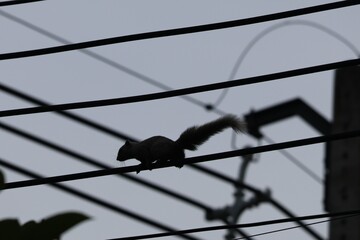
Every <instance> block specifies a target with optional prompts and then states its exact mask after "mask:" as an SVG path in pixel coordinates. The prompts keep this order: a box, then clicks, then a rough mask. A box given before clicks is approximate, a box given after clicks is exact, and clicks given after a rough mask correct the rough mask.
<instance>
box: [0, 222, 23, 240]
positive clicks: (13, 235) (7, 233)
mask: <svg viewBox="0 0 360 240" xmlns="http://www.w3.org/2000/svg"><path fill="white" fill-rule="evenodd" d="M20 230H21V226H20V223H19V221H18V220H17V219H6V220H2V221H0V239H8V240H18V239H20V235H21V231H20Z"/></svg>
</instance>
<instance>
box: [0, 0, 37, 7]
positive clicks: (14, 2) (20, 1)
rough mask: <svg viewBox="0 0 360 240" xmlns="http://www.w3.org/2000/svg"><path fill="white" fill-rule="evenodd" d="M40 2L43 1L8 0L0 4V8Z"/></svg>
mask: <svg viewBox="0 0 360 240" xmlns="http://www.w3.org/2000/svg"><path fill="white" fill-rule="evenodd" d="M42 1H44V0H10V1H3V2H0V7H4V6H11V5H18V4H23V3H32V2H42Z"/></svg>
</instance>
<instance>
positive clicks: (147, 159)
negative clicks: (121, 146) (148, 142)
mask: <svg viewBox="0 0 360 240" xmlns="http://www.w3.org/2000/svg"><path fill="white" fill-rule="evenodd" d="M137 160H139V161H140V162H141V164H140V165H141V166H143V167H144V168H145V169H149V170H150V171H151V170H152V162H153V160H152V156H151V152H150V151H144V154H141V156H138V157H137ZM139 172H140V170H138V171H136V174H138V173H139Z"/></svg>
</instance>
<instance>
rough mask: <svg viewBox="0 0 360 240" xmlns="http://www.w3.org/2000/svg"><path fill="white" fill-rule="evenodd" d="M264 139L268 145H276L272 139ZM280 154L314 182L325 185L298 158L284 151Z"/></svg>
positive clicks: (265, 137)
mask: <svg viewBox="0 0 360 240" xmlns="http://www.w3.org/2000/svg"><path fill="white" fill-rule="evenodd" d="M264 139H265V141H266V142H267V143H270V144H274V143H275V141H274V140H272V139H271V138H270V137H268V136H264ZM279 152H280V154H282V155H283V156H284V157H286V158H287V159H289V160H290V161H291V162H292V163H293V164H295V166H297V167H298V168H300V169H301V170H302V171H303V172H305V173H306V174H307V175H309V176H310V177H311V178H312V179H313V180H315V181H316V182H318V183H320V184H321V185H323V184H324V181H323V179H321V178H320V177H319V176H318V175H317V174H316V173H315V172H314V171H312V170H311V169H310V168H308V167H307V166H306V165H304V164H303V163H302V162H301V161H300V160H299V159H297V158H296V157H294V156H293V155H292V154H290V153H289V152H287V151H284V150H279Z"/></svg>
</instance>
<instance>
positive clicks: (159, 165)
mask: <svg viewBox="0 0 360 240" xmlns="http://www.w3.org/2000/svg"><path fill="white" fill-rule="evenodd" d="M355 137H360V130H356V131H349V132H343V133H337V134H330V135H325V136H320V137H312V138H304V139H299V140H294V141H288V142H282V143H276V144H269V145H265V146H258V147H253V148H244V149H239V150H233V151H228V152H220V153H214V154H208V155H203V156H198V157H190V158H186V159H184V160H181V161H179V162H178V163H179V164H183V165H185V164H194V163H200V162H208V161H213V160H219V159H226V158H231V157H236V156H244V155H249V154H255V153H260V152H269V151H275V150H279V149H284V148H293V147H300V146H306V145H311V144H317V143H323V142H329V141H336V140H341V139H348V138H355ZM172 164H173V163H170V162H166V163H155V164H153V165H152V169H160V168H168V167H172V166H173V165H172ZM142 170H148V169H147V168H146V167H145V166H143V165H137V166H129V167H120V168H112V169H104V170H95V171H89V172H81V173H74V174H67V175H59V176H53V177H48V178H43V179H32V180H25V181H18V182H10V183H6V184H5V185H4V186H3V188H2V189H3V190H4V189H13V188H23V187H30V186H37V185H43V184H50V183H55V182H65V181H73V180H80V179H86V178H94V177H101V176H108V175H113V174H120V173H129V172H139V171H142Z"/></svg>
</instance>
